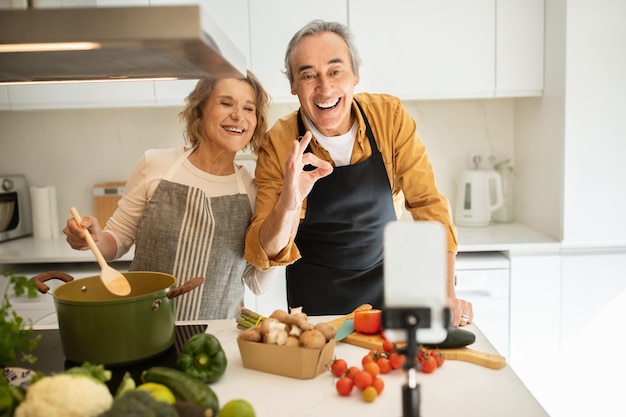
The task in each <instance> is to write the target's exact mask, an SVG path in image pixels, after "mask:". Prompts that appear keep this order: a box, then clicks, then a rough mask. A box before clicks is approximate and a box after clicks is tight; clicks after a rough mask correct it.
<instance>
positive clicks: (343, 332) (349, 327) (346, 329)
mask: <svg viewBox="0 0 626 417" xmlns="http://www.w3.org/2000/svg"><path fill="white" fill-rule="evenodd" d="M353 332H354V319H346V321H344V322H343V324H342V325H341V326H339V328H338V329H337V334H336V335H335V340H336V341H338V342H341V341H342V340H343V339H345V338H346V337H348V336H350V335H351V334H352V333H353Z"/></svg>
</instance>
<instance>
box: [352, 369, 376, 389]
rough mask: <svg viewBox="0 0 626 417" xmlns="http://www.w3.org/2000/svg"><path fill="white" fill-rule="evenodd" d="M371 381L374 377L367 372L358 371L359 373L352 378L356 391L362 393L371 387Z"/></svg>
mask: <svg viewBox="0 0 626 417" xmlns="http://www.w3.org/2000/svg"><path fill="white" fill-rule="evenodd" d="M373 380H374V377H373V376H372V374H370V373H369V372H367V371H359V373H357V374H356V375H355V376H354V385H356V387H357V388H358V389H360V390H361V391H363V390H364V389H365V388H367V387H369V386H370V385H372V381H373Z"/></svg>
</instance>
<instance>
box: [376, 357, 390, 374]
mask: <svg viewBox="0 0 626 417" xmlns="http://www.w3.org/2000/svg"><path fill="white" fill-rule="evenodd" d="M376 363H377V364H378V368H379V369H380V373H381V374H388V373H389V372H391V362H390V361H389V359H387V358H384V357H382V356H381V357H380V358H378V360H376Z"/></svg>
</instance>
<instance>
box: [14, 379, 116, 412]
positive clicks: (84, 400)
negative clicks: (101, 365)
mask: <svg viewBox="0 0 626 417" xmlns="http://www.w3.org/2000/svg"><path fill="white" fill-rule="evenodd" d="M112 403H113V396H112V395H111V393H110V392H109V389H108V388H107V386H106V385H105V384H103V383H101V382H98V381H96V380H94V379H93V378H90V377H88V376H84V375H69V374H58V375H52V376H47V377H44V378H41V379H40V380H38V381H37V382H35V383H34V384H33V385H31V386H30V387H29V388H28V391H27V392H26V399H25V400H24V401H23V402H22V403H20V405H19V406H18V407H17V409H16V410H15V415H14V417H95V416H97V415H98V414H100V413H102V412H104V411H106V410H108V409H109V408H111V404H112Z"/></svg>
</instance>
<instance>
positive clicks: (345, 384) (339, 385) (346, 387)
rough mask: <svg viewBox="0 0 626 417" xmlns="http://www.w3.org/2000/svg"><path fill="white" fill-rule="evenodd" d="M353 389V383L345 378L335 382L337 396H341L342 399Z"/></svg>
mask: <svg viewBox="0 0 626 417" xmlns="http://www.w3.org/2000/svg"><path fill="white" fill-rule="evenodd" d="M353 387H354V381H352V380H351V379H350V378H348V377H346V376H344V377H343V378H340V379H338V380H337V382H336V383H335V388H336V389H337V392H338V393H339V395H342V396H344V397H346V396H348V395H350V393H351V392H352V388H353Z"/></svg>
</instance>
